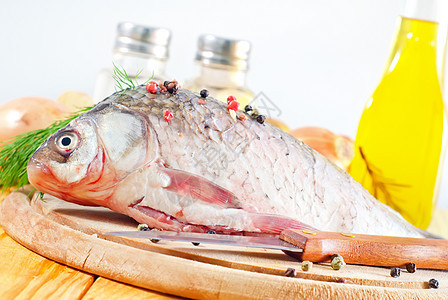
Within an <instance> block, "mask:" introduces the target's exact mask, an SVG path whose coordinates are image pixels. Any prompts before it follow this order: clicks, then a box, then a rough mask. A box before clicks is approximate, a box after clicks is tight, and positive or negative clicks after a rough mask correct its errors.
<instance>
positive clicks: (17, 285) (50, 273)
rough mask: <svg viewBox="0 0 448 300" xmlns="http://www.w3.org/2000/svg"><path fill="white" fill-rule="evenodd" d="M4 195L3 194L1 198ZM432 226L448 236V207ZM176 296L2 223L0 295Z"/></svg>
mask: <svg viewBox="0 0 448 300" xmlns="http://www.w3.org/2000/svg"><path fill="white" fill-rule="evenodd" d="M4 197H5V195H0V202H1V201H2V200H3V199H4ZM429 230H430V231H431V232H434V233H437V234H439V235H441V236H444V237H446V238H448V210H438V211H436V212H435V215H434V218H433V222H432V223H431V225H430V228H429ZM13 298H14V299H177V297H174V296H170V295H164V294H161V293H158V292H154V291H149V290H145V289H141V288H137V287H133V286H130V285H127V284H123V283H120V282H116V281H113V280H109V279H106V278H103V277H99V276H95V275H92V274H88V273H85V272H81V271H78V270H76V269H73V268H70V267H67V266H64V265H61V264H59V263H56V262H54V261H51V260H48V259H46V258H44V257H42V256H40V255H38V254H36V253H34V252H32V251H30V250H28V249H26V248H25V247H23V246H21V245H20V244H18V243H17V242H15V241H14V240H13V239H11V238H10V237H9V236H8V235H7V234H6V233H5V232H4V231H3V229H2V228H1V227H0V299H13Z"/></svg>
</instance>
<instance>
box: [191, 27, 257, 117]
mask: <svg viewBox="0 0 448 300" xmlns="http://www.w3.org/2000/svg"><path fill="white" fill-rule="evenodd" d="M197 46H198V48H197V52H196V58H195V62H196V74H195V76H194V78H192V79H190V80H187V81H186V83H185V85H184V87H185V88H187V89H190V90H193V91H195V92H200V91H201V90H202V89H207V90H208V91H209V92H210V96H212V97H213V98H216V99H218V100H220V101H223V102H227V97H228V96H235V97H236V98H237V100H238V102H239V103H240V108H241V109H244V106H245V105H247V104H249V102H250V101H251V100H252V99H253V96H254V95H253V94H252V92H251V91H250V90H249V89H248V88H247V86H246V76H247V71H248V60H249V53H250V48H251V45H250V43H249V42H248V41H244V40H231V39H227V38H222V37H218V36H215V35H211V34H206V35H201V36H200V37H199V39H198V44H197Z"/></svg>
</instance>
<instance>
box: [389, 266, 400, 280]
mask: <svg viewBox="0 0 448 300" xmlns="http://www.w3.org/2000/svg"><path fill="white" fill-rule="evenodd" d="M400 274H401V270H400V269H399V268H391V269H390V276H392V277H394V278H397V277H400Z"/></svg>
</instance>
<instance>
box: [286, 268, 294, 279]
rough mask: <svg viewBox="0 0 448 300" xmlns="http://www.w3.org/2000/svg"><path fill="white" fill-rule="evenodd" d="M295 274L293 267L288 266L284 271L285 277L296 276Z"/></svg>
mask: <svg viewBox="0 0 448 300" xmlns="http://www.w3.org/2000/svg"><path fill="white" fill-rule="evenodd" d="M296 274H297V272H296V269H294V268H288V269H286V271H285V276H286V277H296Z"/></svg>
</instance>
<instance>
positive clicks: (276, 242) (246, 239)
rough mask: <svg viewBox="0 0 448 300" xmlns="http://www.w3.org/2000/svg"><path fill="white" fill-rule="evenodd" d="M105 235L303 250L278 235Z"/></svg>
mask: <svg viewBox="0 0 448 300" xmlns="http://www.w3.org/2000/svg"><path fill="white" fill-rule="evenodd" d="M103 234H105V235H118V236H127V237H135V238H145V239H158V240H166V241H178V242H191V243H205V244H218V245H224V246H238V247H252V248H265V249H276V250H285V251H293V252H302V251H303V250H302V248H299V247H297V246H295V245H293V244H290V243H288V242H285V241H283V240H281V239H280V238H279V236H277V237H273V238H272V237H261V236H238V235H226V234H206V233H195V232H175V231H121V232H105V233H103Z"/></svg>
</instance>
